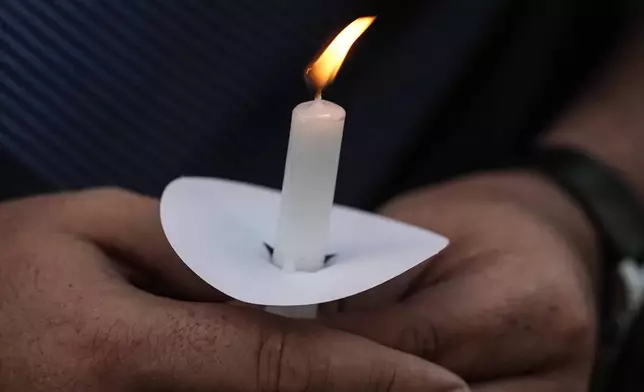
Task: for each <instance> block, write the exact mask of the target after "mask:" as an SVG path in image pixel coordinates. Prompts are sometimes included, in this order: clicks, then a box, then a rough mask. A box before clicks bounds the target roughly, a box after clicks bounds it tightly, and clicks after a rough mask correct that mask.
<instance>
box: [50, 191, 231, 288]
mask: <svg viewBox="0 0 644 392" xmlns="http://www.w3.org/2000/svg"><path fill="white" fill-rule="evenodd" d="M63 200H65V202H64V203H61V205H60V206H59V211H58V213H59V215H60V216H61V217H63V219H61V222H62V223H64V225H65V228H66V229H67V230H68V231H69V232H70V233H72V234H74V235H76V236H79V237H82V238H85V239H87V240H89V241H91V242H93V243H96V244H97V245H99V246H100V247H102V248H104V249H105V250H106V251H108V252H110V253H112V254H113V255H114V256H116V258H119V259H125V260H126V262H127V264H128V266H130V267H134V268H136V269H137V270H140V271H143V274H142V275H143V276H145V277H146V278H147V279H146V280H147V282H148V283H150V284H154V289H155V291H157V292H160V293H165V294H170V295H173V296H178V297H180V298H181V299H187V300H193V301H223V300H226V299H227V297H226V296H224V295H223V294H221V293H220V292H218V291H217V290H215V289H214V288H212V287H211V286H210V285H208V284H207V283H205V282H204V281H203V280H201V279H200V278H199V277H198V276H197V275H196V274H194V273H193V272H192V271H191V270H190V269H189V268H188V267H187V266H186V265H185V264H184V263H183V262H181V260H180V259H179V258H178V256H177V255H176V253H175V252H174V250H173V249H172V247H171V246H170V244H169V243H168V241H167V239H166V237H165V235H164V233H163V229H162V226H161V220H160V213H159V202H158V201H157V200H156V199H152V198H149V197H145V196H141V195H137V194H134V193H130V192H126V191H123V190H118V189H100V190H91V191H85V192H80V193H77V194H74V195H72V196H70V197H67V198H64V199H63Z"/></svg>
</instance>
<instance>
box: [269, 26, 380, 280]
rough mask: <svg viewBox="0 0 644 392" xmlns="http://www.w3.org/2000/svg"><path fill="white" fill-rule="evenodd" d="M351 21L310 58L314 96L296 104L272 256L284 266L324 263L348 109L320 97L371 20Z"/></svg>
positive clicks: (298, 268) (310, 266)
mask: <svg viewBox="0 0 644 392" xmlns="http://www.w3.org/2000/svg"><path fill="white" fill-rule="evenodd" d="M374 20H375V18H374V17H365V18H360V19H358V20H356V21H354V22H353V23H351V24H350V25H349V26H347V27H346V28H345V29H344V30H343V31H342V32H341V33H340V34H339V35H338V36H337V37H336V38H335V39H334V40H333V41H332V42H331V44H329V46H328V47H327V48H326V49H325V50H324V51H323V52H322V54H321V55H320V56H319V57H318V58H317V59H316V60H315V61H314V62H313V63H312V65H311V66H310V67H309V69H308V70H307V73H306V75H307V78H308V80H309V81H310V83H311V84H312V85H313V86H314V87H315V88H316V92H317V93H316V99H315V100H314V101H311V102H305V103H302V104H300V105H298V106H297V107H296V108H295V110H293V118H292V123H291V133H290V138H289V146H288V155H287V158H286V169H285V171H284V183H283V187H282V200H281V206H280V217H279V222H278V230H277V241H276V244H275V251H274V253H273V260H274V263H275V264H276V265H278V266H279V267H281V268H282V269H284V270H285V271H306V272H315V271H317V270H319V269H321V268H322V267H323V266H324V260H325V257H326V253H327V240H328V235H329V223H330V218H331V210H332V208H333V199H334V194H335V185H336V178H337V173H338V162H339V158H340V148H341V146H342V133H343V130H344V119H345V115H346V114H345V111H344V109H343V108H342V107H340V106H338V105H336V104H334V103H332V102H329V101H324V100H322V90H323V89H324V87H326V86H327V85H328V84H330V83H331V82H332V81H333V79H334V78H335V76H336V74H337V73H338V71H339V70H340V66H341V65H342V62H343V61H344V59H345V58H346V56H347V54H348V52H349V50H350V49H351V46H352V45H353V43H354V42H355V41H356V40H357V39H358V38H359V37H360V35H362V33H363V32H364V31H365V30H366V29H367V28H368V27H369V26H370V25H371V24H372V23H373V21H374Z"/></svg>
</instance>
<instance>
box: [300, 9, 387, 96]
mask: <svg viewBox="0 0 644 392" xmlns="http://www.w3.org/2000/svg"><path fill="white" fill-rule="evenodd" d="M375 20H376V17H375V16H367V17H363V18H360V19H357V20H355V21H354V22H353V23H351V24H350V25H349V26H347V27H346V28H345V29H344V30H342V31H341V32H340V34H338V36H337V37H335V39H334V40H333V41H332V42H331V43H330V44H329V46H327V48H326V49H325V50H324V51H323V52H322V54H321V55H320V57H318V58H317V59H316V60H315V61H314V62H313V63H312V64H311V65H310V66H309V68H308V69H307V70H306V76H307V78H308V80H309V81H310V83H311V84H312V85H313V86H314V87H315V88H316V90H317V97H318V98H320V97H321V95H322V90H323V89H324V88H325V87H326V86H328V85H329V84H331V83H332V82H333V80H334V79H335V76H336V75H337V74H338V71H339V70H340V67H341V66H342V63H343V62H344V59H345V58H346V57H347V54H348V53H349V50H351V47H352V46H353V44H354V43H355V42H356V41H357V40H358V38H360V36H361V35H362V33H364V32H365V31H366V30H367V29H368V28H369V26H371V24H372V23H373V22H374V21H375Z"/></svg>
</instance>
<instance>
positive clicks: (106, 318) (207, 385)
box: [0, 190, 464, 392]
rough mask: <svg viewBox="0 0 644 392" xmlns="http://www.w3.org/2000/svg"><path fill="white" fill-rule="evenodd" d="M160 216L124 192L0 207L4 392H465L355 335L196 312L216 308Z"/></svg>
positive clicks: (426, 366) (241, 312)
mask: <svg viewBox="0 0 644 392" xmlns="http://www.w3.org/2000/svg"><path fill="white" fill-rule="evenodd" d="M158 215H159V214H158V203H157V202H156V201H154V200H152V199H149V198H146V197H142V196H137V195H133V194H130V193H127V192H123V191H119V190H96V191H87V192H81V193H70V194H65V195H57V196H42V197H36V198H31V199H26V200H21V201H15V202H9V203H5V204H3V205H0V249H2V251H1V252H0V391H21V392H35V391H66V392H74V391H83V392H92V391H116V390H118V391H124V392H128V391H182V392H184V391H227V392H228V391H302V390H307V391H331V392H332V391H379V390H381V391H456V390H461V389H462V388H464V387H463V383H462V381H460V379H458V378H457V377H456V376H454V375H453V374H451V373H449V372H448V371H446V370H444V369H442V368H440V367H438V366H436V365H432V364H431V363H429V362H427V361H424V360H421V359H419V358H417V357H415V356H412V355H409V354H405V353H402V352H400V351H397V350H395V349H392V348H387V347H384V346H381V345H379V344H377V343H374V342H372V341H370V340H368V339H365V338H362V337H358V336H355V335H351V334H349V333H345V332H340V331H335V330H332V329H328V328H324V327H320V326H316V325H314V324H313V323H305V322H298V321H293V320H284V319H281V318H278V317H275V316H271V315H268V314H265V313H262V312H257V311H253V310H249V309H242V308H239V307H235V306H230V305H227V304H225V303H222V302H220V303H210V304H206V303H199V302H196V301H195V300H196V299H210V300H215V301H216V300H219V301H224V300H225V299H224V298H222V297H221V296H220V295H218V293H216V292H214V291H213V290H212V289H210V288H208V286H207V285H205V284H204V283H203V282H201V281H200V280H199V279H196V278H195V276H194V275H192V273H191V272H189V271H188V270H187V269H186V268H185V267H183V264H182V263H180V262H178V260H177V259H176V257H175V255H174V252H173V251H172V250H171V249H170V247H169V245H168V244H167V242H166V241H165V237H164V236H163V233H162V230H161V227H160V223H159V218H158ZM170 297H173V298H174V299H171V298H170Z"/></svg>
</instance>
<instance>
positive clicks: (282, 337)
mask: <svg viewBox="0 0 644 392" xmlns="http://www.w3.org/2000/svg"><path fill="white" fill-rule="evenodd" d="M285 341H286V334H285V333H282V332H275V333H272V334H270V335H267V336H261V337H260V342H259V349H258V350H257V385H258V386H259V388H258V389H259V390H262V391H264V390H265V391H278V390H279V389H278V388H279V385H280V378H281V374H282V366H283V355H284V344H285Z"/></svg>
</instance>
